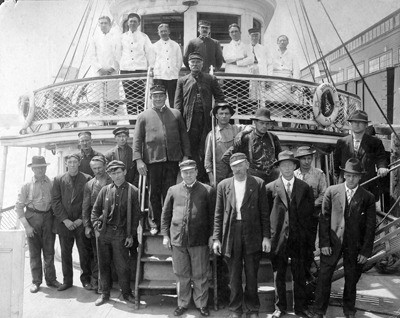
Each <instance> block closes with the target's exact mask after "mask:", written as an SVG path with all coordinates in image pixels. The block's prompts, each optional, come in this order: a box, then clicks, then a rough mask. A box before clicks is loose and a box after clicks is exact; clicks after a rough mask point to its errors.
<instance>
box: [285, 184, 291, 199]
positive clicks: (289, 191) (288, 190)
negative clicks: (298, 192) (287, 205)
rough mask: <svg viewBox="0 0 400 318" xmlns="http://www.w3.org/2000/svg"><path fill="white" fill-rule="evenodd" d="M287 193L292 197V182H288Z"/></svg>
mask: <svg viewBox="0 0 400 318" xmlns="http://www.w3.org/2000/svg"><path fill="white" fill-rule="evenodd" d="M286 193H287V195H288V197H289V199H290V198H291V197H292V191H291V189H290V182H288V183H286Z"/></svg>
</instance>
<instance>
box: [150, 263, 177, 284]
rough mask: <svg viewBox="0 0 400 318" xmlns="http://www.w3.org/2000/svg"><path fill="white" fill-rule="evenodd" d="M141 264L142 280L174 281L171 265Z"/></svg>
mask: <svg viewBox="0 0 400 318" xmlns="http://www.w3.org/2000/svg"><path fill="white" fill-rule="evenodd" d="M142 264H143V280H156V281H158V280H160V281H162V280H175V274H174V272H173V270H172V264H171V263H166V262H145V263H142Z"/></svg>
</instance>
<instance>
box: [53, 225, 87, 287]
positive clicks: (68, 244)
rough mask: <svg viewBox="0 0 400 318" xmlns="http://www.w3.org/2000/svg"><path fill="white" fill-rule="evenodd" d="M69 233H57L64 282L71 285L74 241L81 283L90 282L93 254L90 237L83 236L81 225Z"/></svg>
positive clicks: (83, 229) (83, 230) (83, 231)
mask: <svg viewBox="0 0 400 318" xmlns="http://www.w3.org/2000/svg"><path fill="white" fill-rule="evenodd" d="M69 234H70V235H59V239H60V247H61V265H62V272H63V276H64V281H63V282H64V284H67V285H72V283H73V269H72V248H73V246H74V241H75V242H76V247H77V248H78V254H79V263H80V266H81V270H82V273H81V276H80V280H81V282H82V285H85V284H87V283H90V282H91V274H92V270H91V260H92V259H93V254H91V250H92V248H91V243H90V239H88V238H87V237H86V236H85V228H84V227H83V226H82V225H81V226H79V227H78V228H76V229H75V230H73V231H70V233H69Z"/></svg>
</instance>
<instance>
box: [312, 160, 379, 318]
mask: <svg viewBox="0 0 400 318" xmlns="http://www.w3.org/2000/svg"><path fill="white" fill-rule="evenodd" d="M341 170H342V171H343V172H344V178H345V180H346V181H345V182H344V183H341V184H337V185H334V186H330V187H328V189H327V190H326V192H325V196H324V200H323V202H322V213H321V216H320V220H319V246H320V248H321V265H320V266H321V267H320V272H319V276H318V282H317V289H316V292H315V304H314V311H315V315H314V317H315V318H322V317H323V315H324V314H325V312H326V310H327V308H328V304H329V296H330V293H331V283H332V276H333V273H334V271H335V268H336V265H337V263H338V261H339V259H340V257H341V256H343V266H344V292H343V312H344V315H345V316H346V318H354V317H355V313H356V309H355V301H356V291H357V290H356V286H357V282H358V280H359V279H360V277H361V273H362V267H363V265H364V264H365V263H366V261H367V259H368V257H370V256H371V253H372V248H373V244H374V237H375V222H376V210H375V200H374V196H373V194H372V193H370V192H369V191H367V190H365V189H364V188H362V187H360V186H359V182H360V180H361V178H362V176H363V174H364V171H363V168H362V165H361V162H360V160H358V159H357V158H351V159H349V160H348V161H347V162H346V166H345V167H344V168H341Z"/></svg>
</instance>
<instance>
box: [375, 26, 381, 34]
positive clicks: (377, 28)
mask: <svg viewBox="0 0 400 318" xmlns="http://www.w3.org/2000/svg"><path fill="white" fill-rule="evenodd" d="M375 29H376V35H377V36H380V35H381V28H380V27H379V26H377V27H376V28H375Z"/></svg>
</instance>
